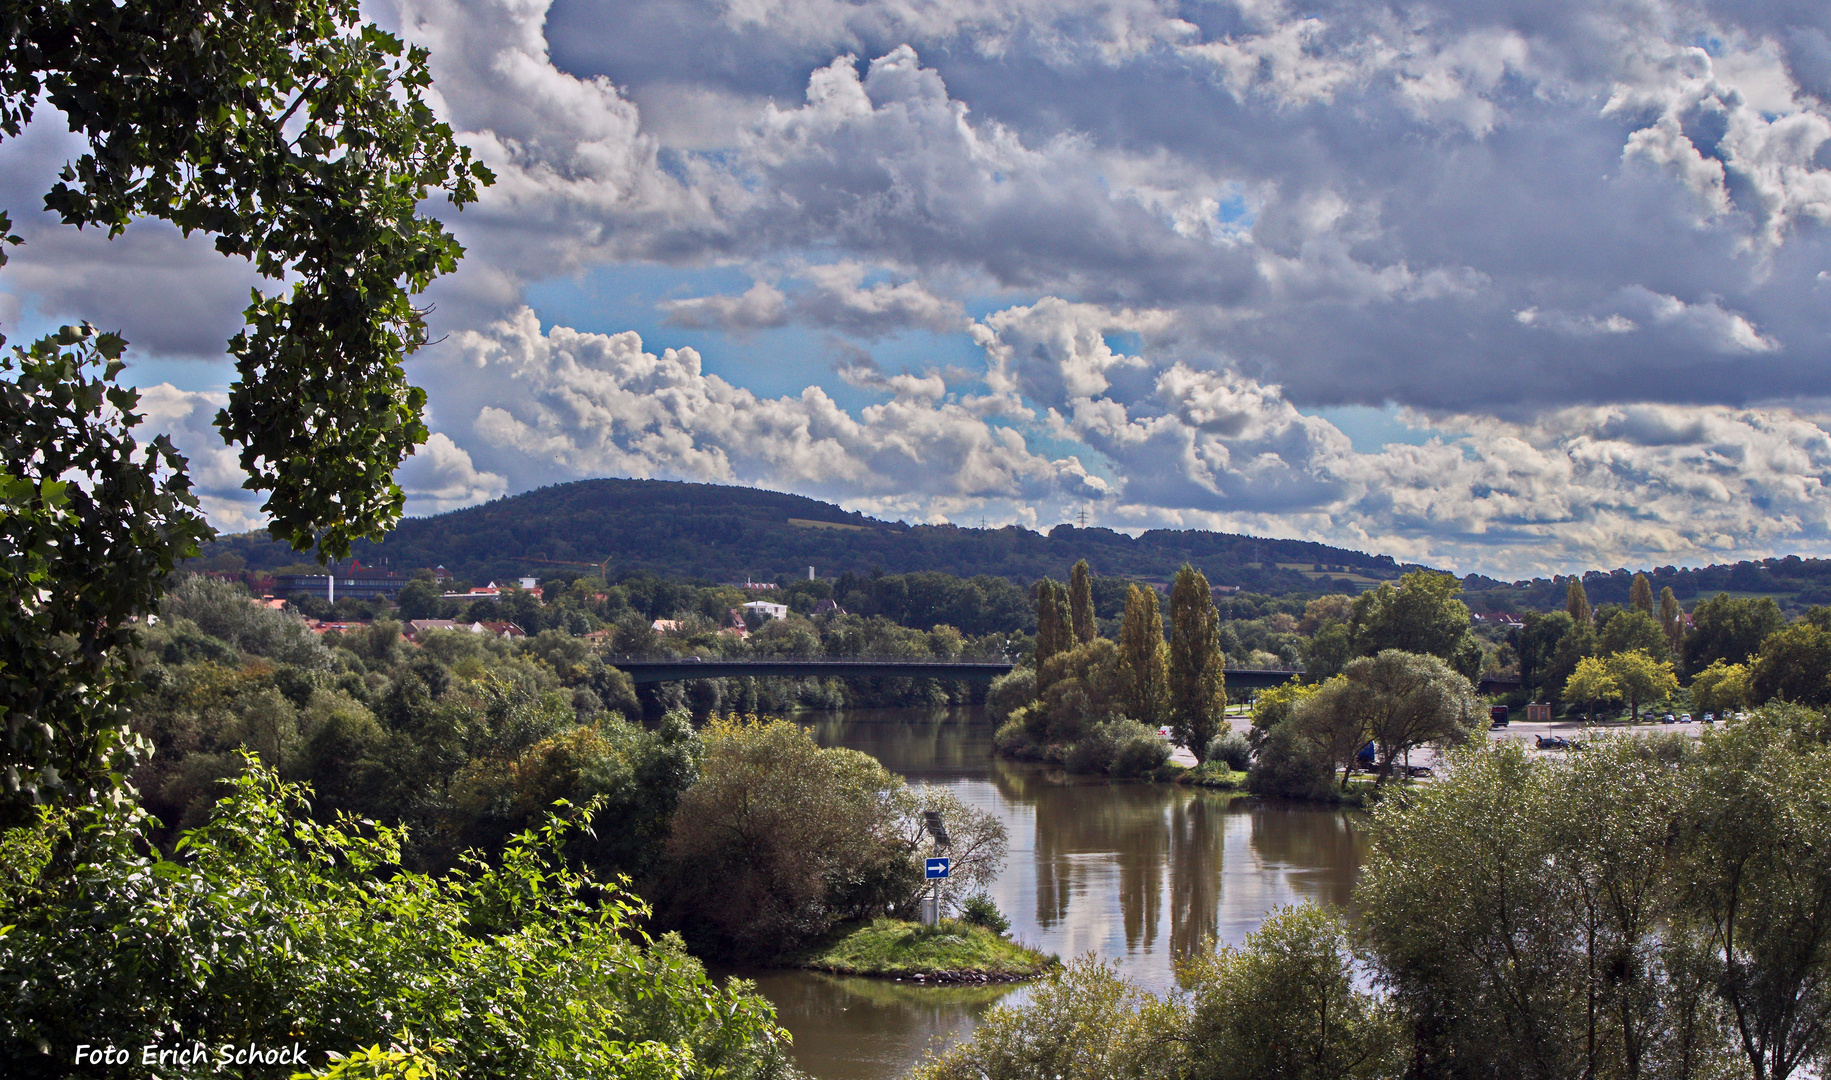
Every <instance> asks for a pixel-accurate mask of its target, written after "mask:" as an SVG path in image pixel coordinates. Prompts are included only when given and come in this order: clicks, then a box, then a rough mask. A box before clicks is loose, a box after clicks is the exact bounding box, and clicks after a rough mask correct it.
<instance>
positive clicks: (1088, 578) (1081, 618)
mask: <svg viewBox="0 0 1831 1080" xmlns="http://www.w3.org/2000/svg"><path fill="white" fill-rule="evenodd" d="M1068 605H1069V611H1070V613H1071V616H1072V618H1071V622H1072V623H1073V625H1074V638H1075V641H1077V642H1079V643H1080V644H1082V645H1085V644H1087V643H1088V642H1090V641H1092V640H1093V639H1094V637H1095V635H1096V634H1098V633H1099V628H1098V627H1097V626H1095V625H1094V584H1093V571H1092V570H1090V569H1088V567H1087V560H1086V559H1082V560H1080V561H1079V562H1077V563H1075V564H1074V569H1073V570H1072V571H1070V572H1069V575H1068Z"/></svg>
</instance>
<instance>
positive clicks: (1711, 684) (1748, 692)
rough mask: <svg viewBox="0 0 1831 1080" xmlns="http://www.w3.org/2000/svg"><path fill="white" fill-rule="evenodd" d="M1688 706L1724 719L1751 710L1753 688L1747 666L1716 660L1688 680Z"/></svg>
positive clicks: (1753, 702) (1753, 695)
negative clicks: (1689, 704) (1689, 689)
mask: <svg viewBox="0 0 1831 1080" xmlns="http://www.w3.org/2000/svg"><path fill="white" fill-rule="evenodd" d="M1691 704H1692V707H1693V708H1696V709H1698V710H1699V711H1701V712H1707V713H1715V714H1716V715H1717V716H1719V717H1722V718H1724V719H1727V718H1728V717H1729V715H1730V714H1731V713H1734V712H1738V711H1740V710H1742V709H1747V708H1752V707H1753V706H1754V704H1755V687H1754V683H1753V681H1752V679H1751V675H1750V672H1749V670H1748V666H1747V665H1746V664H1725V663H1724V662H1723V661H1721V660H1718V661H1716V662H1715V663H1712V664H1711V665H1710V666H1709V667H1707V668H1705V669H1704V670H1703V671H1700V672H1698V673H1697V674H1696V675H1694V676H1692V677H1691Z"/></svg>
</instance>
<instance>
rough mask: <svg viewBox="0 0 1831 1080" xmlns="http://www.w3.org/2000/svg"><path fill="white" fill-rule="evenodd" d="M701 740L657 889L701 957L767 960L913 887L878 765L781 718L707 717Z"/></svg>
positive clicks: (893, 803)
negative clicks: (705, 953)
mask: <svg viewBox="0 0 1831 1080" xmlns="http://www.w3.org/2000/svg"><path fill="white" fill-rule="evenodd" d="M703 741H704V745H705V751H704V754H703V756H702V758H701V760H700V778H699V782H698V783H696V784H694V785H693V786H692V787H690V788H688V789H687V790H686V792H685V793H684V794H682V795H681V797H680V802H679V805H678V807H677V809H676V810H675V812H674V815H673V821H672V825H671V832H670V835H669V838H668V844H667V857H668V863H669V866H668V869H667V871H666V875H665V877H664V880H663V884H662V886H661V894H662V895H663V896H665V897H666V900H665V902H664V904H663V907H662V917H663V918H664V919H665V920H666V921H667V922H669V923H670V924H672V925H676V926H678V927H680V928H681V929H682V930H683V931H684V932H686V933H688V934H689V935H690V936H691V937H692V938H693V939H695V940H697V941H698V942H699V943H700V944H701V946H702V947H704V948H709V949H711V950H713V951H714V952H716V953H717V954H719V955H726V956H732V957H745V958H760V959H767V958H770V957H773V956H776V955H779V954H781V953H784V952H788V951H790V950H792V949H794V948H795V947H796V946H798V945H800V944H801V943H803V942H806V941H808V940H809V939H811V938H814V937H818V936H819V935H820V934H822V933H825V932H826V930H827V929H828V928H830V927H831V926H832V925H833V924H835V923H837V922H839V921H842V920H845V919H856V918H865V917H870V916H874V915H881V914H883V913H884V911H885V910H886V908H887V907H888V906H890V905H893V904H896V903H898V902H899V901H907V900H908V899H909V898H911V897H913V896H914V895H915V893H916V892H917V890H919V889H920V888H921V883H922V876H921V873H922V863H921V861H920V860H919V859H917V858H915V853H914V852H912V851H911V850H909V849H908V847H907V846H906V845H905V844H902V843H899V842H898V838H899V837H902V838H907V837H908V836H909V835H910V831H909V829H908V827H907V823H906V822H900V821H899V813H900V808H901V807H903V806H904V805H905V803H904V802H902V801H901V800H902V796H903V792H904V785H903V782H902V781H901V780H899V779H898V778H897V777H895V776H894V775H892V774H891V773H890V772H888V771H887V770H885V768H884V767H883V766H882V765H880V764H878V762H877V761H876V759H874V758H871V757H869V756H867V755H865V754H861V753H859V752H857V751H855V750H846V749H841V748H831V749H822V748H821V747H820V746H819V745H818V744H816V743H815V742H814V740H813V737H812V736H811V735H810V734H809V733H808V731H807V730H806V729H804V728H801V727H797V726H796V725H794V724H792V723H789V722H787V721H785V720H758V719H756V718H755V717H751V718H749V719H740V718H737V717H727V718H724V719H718V718H714V719H713V720H712V721H711V722H710V723H708V724H707V725H706V727H705V730H704V733H703Z"/></svg>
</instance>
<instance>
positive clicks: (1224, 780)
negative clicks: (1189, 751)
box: [1171, 761, 1246, 791]
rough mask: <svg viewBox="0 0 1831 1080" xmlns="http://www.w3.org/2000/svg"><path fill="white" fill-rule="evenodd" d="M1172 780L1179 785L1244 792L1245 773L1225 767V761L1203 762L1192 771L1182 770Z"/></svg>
mask: <svg viewBox="0 0 1831 1080" xmlns="http://www.w3.org/2000/svg"><path fill="white" fill-rule="evenodd" d="M1171 779H1174V780H1175V781H1176V782H1177V783H1179V784H1191V785H1193V786H1195V787H1205V788H1215V789H1217V790H1220V791H1245V790H1246V773H1245V772H1243V771H1235V770H1233V769H1230V768H1228V767H1227V763H1226V762H1225V761H1204V762H1202V763H1201V764H1200V765H1197V766H1195V767H1194V768H1192V769H1183V770H1181V771H1179V772H1178V773H1176V775H1175V776H1174V777H1172V778H1171Z"/></svg>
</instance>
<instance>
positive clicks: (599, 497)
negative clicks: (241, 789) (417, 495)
mask: <svg viewBox="0 0 1831 1080" xmlns="http://www.w3.org/2000/svg"><path fill="white" fill-rule="evenodd" d="M353 554H354V555H355V556H356V557H357V558H358V559H360V560H362V562H363V564H364V565H379V564H383V563H385V564H387V565H390V566H394V567H398V568H400V569H402V570H411V569H415V568H418V567H422V566H444V567H445V568H446V569H448V570H450V571H451V572H452V574H453V575H455V576H456V577H457V578H458V579H460V580H464V581H470V582H475V583H481V582H484V581H487V580H491V579H505V578H512V577H520V576H524V575H530V576H534V577H539V578H542V579H546V578H550V577H560V578H567V579H570V578H575V577H579V576H581V575H585V574H592V575H595V574H596V573H597V570H596V568H597V567H599V566H604V567H605V573H606V576H607V577H608V578H609V579H610V580H612V581H615V580H617V579H619V578H621V577H627V576H629V575H630V574H634V573H649V574H654V575H657V576H659V577H664V578H675V579H680V578H697V579H701V580H706V581H743V580H745V579H746V578H748V579H751V580H755V581H776V580H777V579H779V578H800V577H804V576H805V575H806V574H807V568H808V567H809V566H812V567H814V568H815V570H816V572H817V573H818V574H819V575H820V576H821V577H822V578H829V579H831V578H837V577H839V576H840V575H841V574H843V573H846V572H847V571H850V572H852V573H853V574H856V575H860V576H864V575H869V574H870V573H872V572H873V571H876V570H881V571H883V572H884V573H888V574H907V573H916V572H921V571H944V572H946V573H950V574H954V575H957V576H960V577H972V576H975V575H982V574H983V575H990V576H993V577H1001V578H1005V579H1007V580H1009V581H1012V582H1015V583H1017V584H1020V585H1024V586H1028V585H1029V584H1030V583H1031V582H1033V581H1035V580H1036V579H1038V578H1041V577H1055V578H1065V577H1066V576H1067V573H1068V568H1069V567H1070V566H1072V565H1073V564H1074V562H1075V561H1076V560H1077V559H1086V560H1087V561H1088V562H1090V563H1092V564H1093V565H1095V566H1097V567H1099V568H1100V572H1101V573H1102V574H1107V575H1111V576H1114V577H1120V578H1131V579H1139V580H1148V581H1158V582H1164V581H1168V580H1169V579H1170V578H1171V577H1172V576H1173V575H1174V574H1175V573H1176V568H1177V567H1179V566H1181V565H1182V564H1183V563H1184V562H1188V563H1192V564H1194V565H1195V566H1197V567H1199V568H1200V569H1201V570H1203V571H1204V572H1205V573H1206V574H1207V575H1208V580H1209V581H1211V582H1213V583H1214V584H1215V585H1232V586H1237V587H1239V588H1240V589H1241V590H1242V591H1244V592H1253V593H1263V594H1268V595H1273V596H1279V595H1287V594H1291V593H1312V594H1326V593H1355V592H1359V591H1361V590H1363V589H1366V588H1368V587H1370V586H1372V585H1376V584H1378V583H1379V582H1381V581H1390V580H1396V579H1397V578H1398V577H1399V576H1400V575H1401V574H1403V573H1404V572H1405V571H1406V570H1410V569H1416V567H1414V566H1411V565H1409V564H1405V565H1401V564H1399V563H1397V562H1395V561H1394V560H1393V559H1392V558H1391V557H1390V556H1387V555H1368V554H1366V553H1363V552H1358V551H1348V550H1345V549H1343V548H1337V547H1330V546H1328V545H1326V544H1317V543H1311V542H1309V541H1304V540H1268V539H1262V538H1258V537H1250V536H1237V535H1233V534H1229V533H1216V532H1206V531H1202V530H1199V529H1187V530H1180V529H1154V530H1152V531H1150V532H1147V533H1144V534H1142V535H1140V536H1137V537H1131V536H1127V535H1125V534H1123V533H1117V532H1114V531H1112V530H1111V529H1101V528H1088V529H1083V528H1076V527H1074V526H1073V525H1057V526H1056V527H1055V528H1053V529H1051V530H1049V532H1048V533H1047V534H1044V533H1039V532H1035V531H1033V530H1030V529H1024V528H1019V527H1017V526H1007V527H1005V528H1002V529H975V528H963V527H960V526H956V525H906V524H903V523H902V522H889V521H879V520H877V519H875V518H869V517H866V516H864V515H863V514H855V513H849V512H847V511H845V510H842V509H840V508H839V507H837V506H834V505H833V504H831V503H824V502H820V501H819V500H817V499H808V498H804V497H802V496H799V495H785V494H782V493H781V492H776V491H762V490H759V489H756V488H745V487H728V486H722V485H718V484H683V483H677V482H674V481H668V480H620V479H604V480H580V481H577V482H575V483H570V484H560V485H556V486H554V487H547V488H540V489H538V490H535V491H529V492H525V493H523V494H520V495H512V496H509V497H507V498H502V499H497V500H495V501H494V502H488V503H484V504H483V505H481V506H473V507H469V508H467V509H464V510H454V511H452V512H450V513H446V514H438V515H434V516H432V517H425V518H413V519H409V520H407V521H404V522H402V523H401V525H400V527H399V528H398V529H396V530H394V532H393V533H391V534H390V535H389V536H388V538H387V540H386V541H385V542H383V543H381V544H366V543H363V544H357V545H355V548H354V549H353ZM299 562H300V556H299V555H298V554H296V553H295V552H293V551H291V550H290V549H288V548H287V547H286V546H285V545H283V544H277V543H274V542H273V541H271V540H269V539H267V537H266V536H265V535H264V534H260V533H248V534H244V535H240V536H228V537H223V538H222V539H220V540H218V541H216V542H215V543H214V544H211V545H208V546H207V547H206V548H205V550H204V557H203V560H202V561H201V562H200V563H199V564H198V565H202V566H205V567H210V568H215V569H232V570H240V569H248V570H256V571H261V570H268V571H270V570H274V569H277V568H279V567H283V566H290V565H296V564H298V563H299ZM1442 569H1452V568H1448V567H1445V568H1442ZM1571 569H1572V571H1574V572H1577V573H1579V574H1581V575H1582V578H1583V585H1584V588H1585V589H1586V590H1588V593H1589V596H1590V598H1591V600H1592V601H1593V602H1595V603H1598V604H1603V603H1614V604H1621V603H1626V602H1627V599H1628V585H1629V582H1630V581H1631V580H1632V578H1633V574H1634V571H1632V570H1629V569H1616V570H1612V571H1609V570H1585V569H1584V568H1579V567H1572V568H1571ZM1645 573H1646V574H1647V576H1648V578H1649V579H1650V580H1651V581H1652V583H1653V589H1654V591H1655V592H1656V593H1657V592H1658V591H1659V590H1660V589H1662V588H1665V587H1668V586H1669V587H1671V589H1672V591H1673V593H1674V594H1675V595H1676V596H1677V597H1678V599H1679V601H1680V602H1681V603H1683V604H1684V605H1685V606H1686V607H1687V608H1689V607H1690V606H1691V604H1692V603H1693V602H1695V601H1696V600H1698V599H1700V598H1704V597H1709V596H1714V595H1716V594H1717V593H1718V592H1729V593H1731V594H1733V595H1743V596H1747V595H1764V596H1773V597H1774V598H1775V600H1776V601H1777V602H1778V603H1779V604H1780V605H1781V607H1782V608H1784V609H1786V610H1789V611H1796V610H1803V609H1805V608H1807V607H1810V606H1812V605H1815V604H1827V603H1831V560H1826V559H1801V558H1799V557H1798V556H1795V555H1789V556H1787V557H1785V558H1771V559H1765V560H1762V561H1759V562H1739V563H1734V564H1723V565H1714V566H1703V567H1695V568H1680V567H1673V566H1661V567H1656V568H1651V569H1647V570H1646V571H1645ZM1462 583H1463V589H1464V590H1465V593H1466V597H1467V600H1468V602H1469V605H1470V606H1471V607H1472V608H1473V609H1474V610H1476V611H1509V610H1518V611H1551V610H1556V609H1558V608H1561V607H1562V606H1563V605H1564V589H1565V584H1564V579H1563V578H1561V577H1559V578H1534V579H1532V580H1530V581H1511V582H1508V581H1497V580H1495V579H1493V578H1488V577H1484V576H1481V575H1478V574H1470V575H1468V576H1466V577H1464V578H1463V579H1462Z"/></svg>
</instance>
